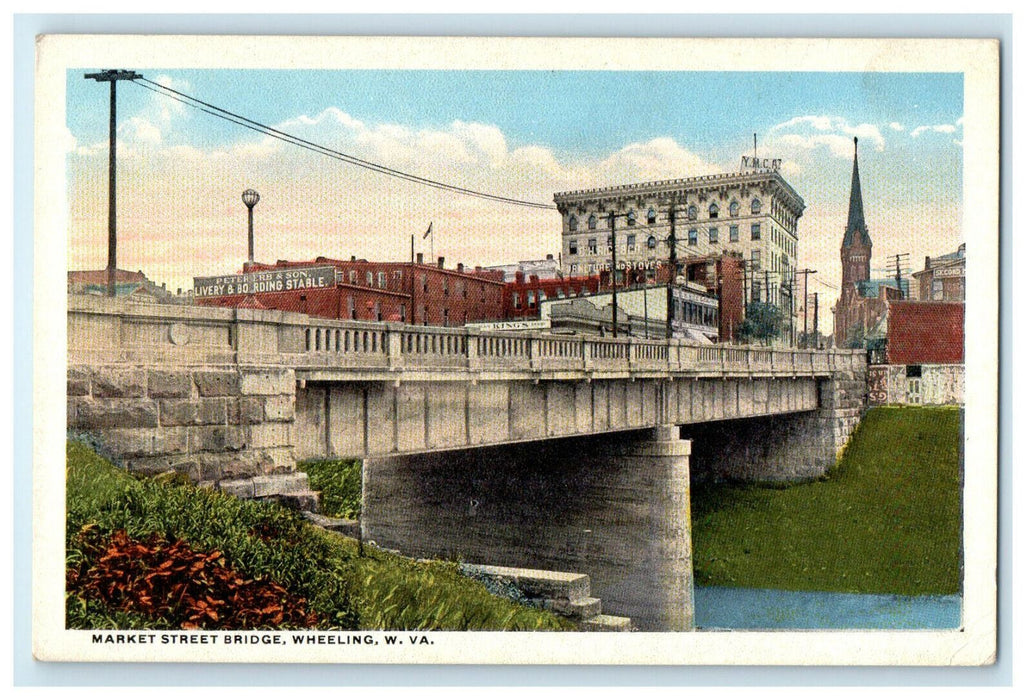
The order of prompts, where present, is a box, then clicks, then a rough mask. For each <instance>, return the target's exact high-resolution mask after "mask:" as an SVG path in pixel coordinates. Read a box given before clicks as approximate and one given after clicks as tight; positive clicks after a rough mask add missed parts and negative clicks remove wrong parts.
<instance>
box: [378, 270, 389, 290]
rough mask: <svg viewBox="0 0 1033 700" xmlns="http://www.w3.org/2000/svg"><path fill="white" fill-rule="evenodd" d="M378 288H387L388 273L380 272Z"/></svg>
mask: <svg viewBox="0 0 1033 700" xmlns="http://www.w3.org/2000/svg"><path fill="white" fill-rule="evenodd" d="M377 286H378V287H380V288H381V289H383V288H384V287H385V286H387V273H386V272H378V273H377Z"/></svg>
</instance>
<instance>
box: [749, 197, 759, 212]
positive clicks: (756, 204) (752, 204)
mask: <svg viewBox="0 0 1033 700" xmlns="http://www.w3.org/2000/svg"><path fill="white" fill-rule="evenodd" d="M750 213H751V214H759V213H760V200H759V199H754V200H753V201H752V202H750Z"/></svg>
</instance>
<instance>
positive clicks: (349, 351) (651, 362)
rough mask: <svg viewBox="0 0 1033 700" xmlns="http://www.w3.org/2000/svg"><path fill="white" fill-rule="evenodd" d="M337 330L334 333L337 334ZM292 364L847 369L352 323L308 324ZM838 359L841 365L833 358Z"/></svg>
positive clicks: (825, 362) (538, 335)
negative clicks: (329, 359)
mask: <svg viewBox="0 0 1033 700" xmlns="http://www.w3.org/2000/svg"><path fill="white" fill-rule="evenodd" d="M338 326H340V327H338ZM297 332H298V333H302V334H303V337H304V342H303V343H300V344H298V343H295V344H294V345H295V346H300V347H299V349H300V353H299V354H301V355H303V356H304V357H303V358H299V364H300V365H305V364H307V363H309V362H310V361H312V360H314V361H315V364H317V365H325V364H327V358H329V357H332V358H334V360H333V361H332V362H331V363H332V364H339V365H340V366H344V367H355V366H368V367H370V368H376V367H382V366H390V367H413V368H427V369H448V368H464V367H465V368H471V369H482V370H483V369H488V370H490V369H498V370H534V371H542V370H545V371H562V370H572V371H589V370H591V371H603V372H605V371H615V372H628V371H638V372H641V371H651V370H652V371H658V372H700V371H704V372H721V373H728V374H748V373H750V372H763V373H775V374H815V373H822V374H823V373H828V372H831V371H833V370H836V369H842V368H844V367H847V366H849V363H850V362H851V361H852V358H851V357H849V356H850V355H851V352H850V351H842V350H833V351H829V350H822V351H819V350H799V349H791V348H771V347H744V346H729V345H698V344H695V343H692V342H691V341H688V340H683V339H674V340H646V339H629V338H626V337H624V338H595V337H569V336H553V335H550V334H548V333H542V332H538V331H519V332H512V331H496V332H488V331H483V330H479V329H468V328H463V327H456V328H442V327H428V326H403V325H399V324H389V323H388V324H385V323H368V322H356V321H328V322H317V321H315V320H313V321H311V322H310V324H309V325H302V326H298V327H297ZM840 355H842V356H843V357H840Z"/></svg>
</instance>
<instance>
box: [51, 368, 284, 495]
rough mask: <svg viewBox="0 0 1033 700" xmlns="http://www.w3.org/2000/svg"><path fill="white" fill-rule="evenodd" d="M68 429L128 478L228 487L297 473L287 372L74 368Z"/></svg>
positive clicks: (69, 391)
mask: <svg viewBox="0 0 1033 700" xmlns="http://www.w3.org/2000/svg"><path fill="white" fill-rule="evenodd" d="M67 387H68V389H67V390H68V428H69V430H71V431H74V432H85V433H88V434H90V435H92V436H94V437H95V438H96V439H97V440H98V441H99V442H100V443H101V444H103V445H104V447H105V448H106V449H107V450H108V452H109V453H110V454H112V455H113V456H114V457H116V458H118V459H119V460H120V461H121V462H122V463H123V464H124V465H125V466H126V467H127V468H129V469H131V470H133V471H137V472H141V473H147V474H155V473H162V472H167V471H175V472H179V473H182V474H184V475H186V476H188V477H189V478H190V479H192V480H193V481H195V482H214V483H220V482H228V481H240V480H246V479H253V478H255V477H262V476H269V475H274V474H283V473H287V472H291V471H293V470H294V468H295V459H294V448H293V444H294V441H293V430H294V402H295V388H294V371H293V370H291V369H284V368H282V367H236V366H224V367H205V368H203V369H202V368H196V367H189V366H187V367H168V366H164V367H163V366H135V367H130V366H125V365H97V366H86V365H72V366H70V367H69V368H68V384H67Z"/></svg>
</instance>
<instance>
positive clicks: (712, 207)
mask: <svg viewBox="0 0 1033 700" xmlns="http://www.w3.org/2000/svg"><path fill="white" fill-rule="evenodd" d="M707 211H708V212H709V213H710V218H711V219H716V218H717V217H718V215H719V214H720V213H721V211H720V210H719V209H718V208H717V204H714V203H711V205H710V207H709V208H708V209H707Z"/></svg>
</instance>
